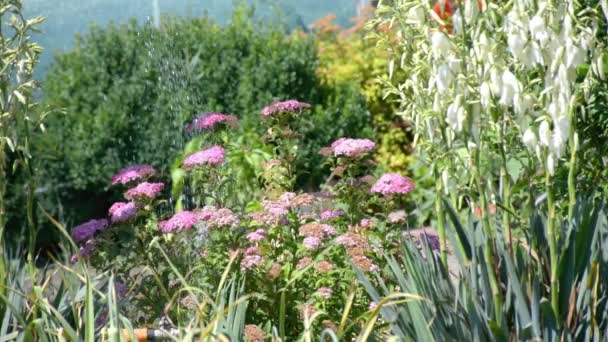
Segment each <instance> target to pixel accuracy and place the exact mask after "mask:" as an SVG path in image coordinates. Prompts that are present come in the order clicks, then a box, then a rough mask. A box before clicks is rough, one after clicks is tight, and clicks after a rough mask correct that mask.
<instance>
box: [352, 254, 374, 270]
mask: <svg viewBox="0 0 608 342" xmlns="http://www.w3.org/2000/svg"><path fill="white" fill-rule="evenodd" d="M351 258H352V261H353V264H355V266H357V267H359V268H360V269H361V270H362V271H364V272H378V271H380V267H378V265H376V264H374V263H373V262H372V261H371V260H370V259H369V258H368V257H366V256H365V255H353V256H352V257H351Z"/></svg>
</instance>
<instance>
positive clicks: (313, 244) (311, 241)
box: [304, 236, 321, 250]
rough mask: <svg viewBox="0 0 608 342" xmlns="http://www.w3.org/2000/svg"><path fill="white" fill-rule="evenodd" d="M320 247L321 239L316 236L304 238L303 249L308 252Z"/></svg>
mask: <svg viewBox="0 0 608 342" xmlns="http://www.w3.org/2000/svg"><path fill="white" fill-rule="evenodd" d="M320 245H321V239H320V238H318V237H316V236H309V237H307V238H304V247H306V249H309V250H314V249H317V248H319V246H320Z"/></svg>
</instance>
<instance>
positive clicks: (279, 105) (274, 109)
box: [262, 100, 310, 117]
mask: <svg viewBox="0 0 608 342" xmlns="http://www.w3.org/2000/svg"><path fill="white" fill-rule="evenodd" d="M307 108H310V105H309V104H308V103H304V102H300V101H296V100H288V101H283V102H275V103H273V104H271V105H268V106H266V107H264V109H262V115H263V116H266V117H268V116H272V115H275V114H277V113H284V112H286V113H294V112H299V111H300V110H302V109H307Z"/></svg>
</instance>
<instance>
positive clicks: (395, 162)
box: [313, 15, 412, 172]
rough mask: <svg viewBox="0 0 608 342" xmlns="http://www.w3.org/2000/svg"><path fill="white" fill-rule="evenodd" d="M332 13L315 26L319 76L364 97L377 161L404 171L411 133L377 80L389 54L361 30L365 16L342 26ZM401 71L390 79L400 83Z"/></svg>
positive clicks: (330, 84)
mask: <svg viewBox="0 0 608 342" xmlns="http://www.w3.org/2000/svg"><path fill="white" fill-rule="evenodd" d="M334 19H335V16H333V15H328V16H326V17H324V18H322V19H320V20H318V21H317V22H316V23H315V24H314V25H313V26H314V32H315V37H316V38H317V46H318V49H319V60H320V65H319V75H320V78H321V81H322V82H323V84H325V85H326V86H327V87H329V88H330V89H331V88H333V87H339V86H350V87H354V88H355V90H356V91H358V92H360V93H361V94H362V95H363V96H364V98H365V104H366V107H367V109H368V111H369V113H370V114H369V115H370V116H371V121H372V126H373V130H374V133H375V135H376V136H377V137H378V142H377V143H378V153H377V154H376V161H378V163H380V164H381V165H382V167H383V168H384V169H387V170H391V171H397V172H399V171H403V170H405V169H406V168H407V166H408V165H409V164H410V163H411V159H412V157H411V148H410V142H411V140H412V133H411V130H410V128H409V125H408V124H407V123H406V122H405V121H404V120H403V119H402V118H400V117H397V116H395V115H394V114H395V112H396V111H397V109H398V104H397V103H395V101H393V99H392V98H391V97H388V98H386V97H384V89H383V87H382V85H381V82H379V80H380V79H383V80H385V81H388V80H389V70H388V68H387V63H388V62H389V58H390V54H389V53H387V52H386V51H385V50H383V49H382V48H379V47H377V46H376V43H377V42H376V41H375V40H374V39H370V38H368V37H366V36H365V33H366V32H365V31H364V30H363V29H362V28H363V25H364V24H365V22H366V21H367V20H368V19H369V17H368V16H366V15H364V16H362V17H358V18H354V19H353V20H352V21H353V22H354V23H355V25H354V26H353V27H351V28H349V29H342V28H340V27H338V26H336V25H335V24H334ZM404 76H405V75H404V73H403V72H401V71H400V70H396V71H395V72H394V73H393V74H392V75H390V80H391V81H393V82H402V81H403V80H404Z"/></svg>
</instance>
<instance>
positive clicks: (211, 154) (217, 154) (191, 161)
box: [184, 146, 224, 169]
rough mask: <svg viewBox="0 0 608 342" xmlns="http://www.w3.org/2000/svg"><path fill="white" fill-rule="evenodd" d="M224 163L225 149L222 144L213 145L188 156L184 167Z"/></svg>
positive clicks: (190, 167)
mask: <svg viewBox="0 0 608 342" xmlns="http://www.w3.org/2000/svg"><path fill="white" fill-rule="evenodd" d="M222 163H224V149H223V148H222V147H221V146H213V147H210V148H208V149H206V150H202V151H198V152H195V153H193V154H191V155H189V156H188V157H186V160H184V168H185V169H192V168H194V167H197V166H203V165H219V164H222Z"/></svg>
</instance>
